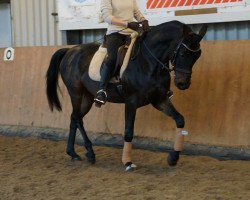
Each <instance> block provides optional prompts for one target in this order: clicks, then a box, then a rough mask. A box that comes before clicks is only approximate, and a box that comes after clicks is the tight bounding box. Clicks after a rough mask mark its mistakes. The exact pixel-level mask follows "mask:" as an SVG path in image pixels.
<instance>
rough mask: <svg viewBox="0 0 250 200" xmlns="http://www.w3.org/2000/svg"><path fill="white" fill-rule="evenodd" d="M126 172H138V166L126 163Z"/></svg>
mask: <svg viewBox="0 0 250 200" xmlns="http://www.w3.org/2000/svg"><path fill="white" fill-rule="evenodd" d="M125 167H126V168H125V172H133V171H135V170H136V168H137V166H136V165H135V164H133V163H132V162H129V163H126V164H125Z"/></svg>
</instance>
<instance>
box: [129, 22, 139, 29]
mask: <svg viewBox="0 0 250 200" xmlns="http://www.w3.org/2000/svg"><path fill="white" fill-rule="evenodd" d="M127 27H128V28H130V29H132V30H134V31H137V30H138V28H139V27H140V24H139V23H138V22H129V23H128V26H127Z"/></svg>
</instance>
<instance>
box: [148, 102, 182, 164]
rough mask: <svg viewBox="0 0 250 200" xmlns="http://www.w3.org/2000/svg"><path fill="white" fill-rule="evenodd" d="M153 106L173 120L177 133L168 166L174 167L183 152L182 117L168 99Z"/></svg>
mask: <svg viewBox="0 0 250 200" xmlns="http://www.w3.org/2000/svg"><path fill="white" fill-rule="evenodd" d="M153 106H154V107H155V108H156V109H157V110H159V111H162V112H163V113H165V114H166V115H168V116H170V117H172V118H173V119H174V120H175V123H176V127H177V131H176V139H175V144H174V150H173V151H170V153H169V155H168V159H167V161H168V164H169V165H171V166H174V165H176V164H177V162H178V160H179V154H180V152H181V151H182V150H183V143H184V137H183V135H182V132H183V131H182V128H184V126H185V121H184V117H183V116H182V115H181V114H180V113H179V112H178V111H177V110H176V109H175V107H174V106H173V104H172V103H171V101H170V100H169V99H166V100H165V101H163V102H160V103H154V104H153Z"/></svg>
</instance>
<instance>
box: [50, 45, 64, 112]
mask: <svg viewBox="0 0 250 200" xmlns="http://www.w3.org/2000/svg"><path fill="white" fill-rule="evenodd" d="M67 51H68V48H63V49H59V50H57V51H56V52H55V53H54V55H53V56H52V58H51V60H50V64H49V68H48V71H47V74H46V83H47V87H46V93H47V99H48V103H49V107H50V110H51V111H53V108H54V107H55V108H56V109H57V110H58V111H61V110H62V106H61V103H60V100H59V98H58V93H57V88H58V76H59V73H60V70H59V66H60V63H61V61H62V58H63V56H64V55H65V54H66V52H67Z"/></svg>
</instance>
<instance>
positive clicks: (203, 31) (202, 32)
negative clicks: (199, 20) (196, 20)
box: [198, 24, 207, 40]
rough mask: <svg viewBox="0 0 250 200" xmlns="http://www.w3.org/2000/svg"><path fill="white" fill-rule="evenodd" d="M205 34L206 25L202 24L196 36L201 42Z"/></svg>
mask: <svg viewBox="0 0 250 200" xmlns="http://www.w3.org/2000/svg"><path fill="white" fill-rule="evenodd" d="M206 32H207V25H206V24H203V25H202V27H201V29H200V31H199V33H198V35H199V36H200V40H202V38H203V37H204V35H205V34H206Z"/></svg>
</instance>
